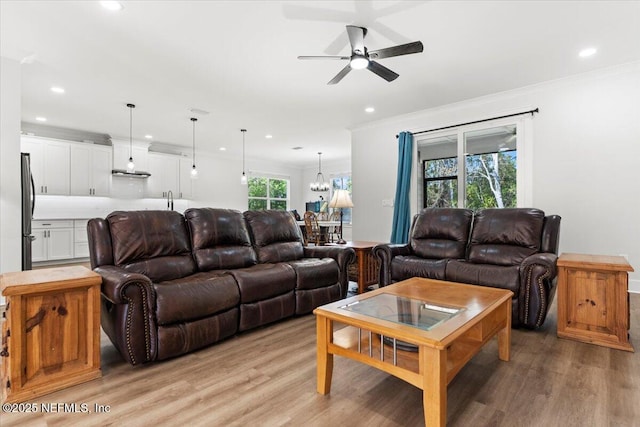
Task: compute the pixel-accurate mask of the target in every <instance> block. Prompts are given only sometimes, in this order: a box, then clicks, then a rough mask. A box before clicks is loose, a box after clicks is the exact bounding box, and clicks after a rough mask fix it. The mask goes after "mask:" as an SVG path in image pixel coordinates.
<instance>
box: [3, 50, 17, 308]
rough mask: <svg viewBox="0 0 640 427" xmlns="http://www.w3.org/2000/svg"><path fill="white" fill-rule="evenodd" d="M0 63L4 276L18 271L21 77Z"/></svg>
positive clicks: (10, 66)
mask: <svg viewBox="0 0 640 427" xmlns="http://www.w3.org/2000/svg"><path fill="white" fill-rule="evenodd" d="M0 60H1V62H0V92H1V93H2V97H0V100H1V104H0V188H1V189H2V191H0V273H4V272H8V271H19V270H21V269H22V249H21V248H22V219H21V218H22V206H21V205H22V196H21V194H22V189H21V188H20V170H21V169H20V113H21V111H20V109H21V101H20V96H21V95H20V85H21V83H20V82H21V74H20V64H19V63H18V62H17V61H13V60H11V59H8V58H4V57H3V58H0ZM3 303H4V301H2V298H0V304H3Z"/></svg>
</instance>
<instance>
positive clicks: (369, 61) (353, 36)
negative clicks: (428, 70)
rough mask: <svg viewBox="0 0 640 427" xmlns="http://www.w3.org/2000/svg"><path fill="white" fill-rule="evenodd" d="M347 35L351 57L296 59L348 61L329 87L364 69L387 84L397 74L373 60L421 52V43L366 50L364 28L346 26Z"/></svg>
mask: <svg viewBox="0 0 640 427" xmlns="http://www.w3.org/2000/svg"><path fill="white" fill-rule="evenodd" d="M347 34H348V35H349V43H350V44H351V56H331V55H329V56H298V59H336V60H349V63H348V64H347V65H346V66H345V67H344V68H343V69H342V70H340V72H339V73H338V74H337V75H336V76H335V77H334V78H333V79H331V81H329V83H327V84H330V85H334V84H336V83H338V82H339V81H340V80H342V79H343V78H344V76H346V75H347V74H349V71H351V70H352V69H353V70H362V69H364V68H366V69H368V70H369V71H372V72H374V73H375V74H377V75H379V76H380V77H382V78H383V79H385V80H386V81H388V82H392V81H394V80H395V79H397V78H398V74H397V73H395V72H393V71H391V70H390V69H388V68H387V67H385V66H384V65H380V64H379V63H377V62H376V61H374V59H382V58H389V57H392V56H400V55H409V54H411V53H420V52H422V50H423V46H422V42H419V41H417V42H412V43H406V44H401V45H398V46H392V47H387V48H384V49H378V50H372V51H369V50H367V47H366V46H365V45H364V38H365V36H366V35H367V29H366V28H364V27H356V26H354V25H347Z"/></svg>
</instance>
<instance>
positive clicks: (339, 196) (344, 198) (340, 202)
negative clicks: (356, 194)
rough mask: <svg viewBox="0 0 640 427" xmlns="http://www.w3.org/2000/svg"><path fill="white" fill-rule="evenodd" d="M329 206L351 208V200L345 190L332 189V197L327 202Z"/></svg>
mask: <svg viewBox="0 0 640 427" xmlns="http://www.w3.org/2000/svg"><path fill="white" fill-rule="evenodd" d="M329 207H330V208H352V207H353V202H352V201H351V196H349V192H348V191H347V190H334V192H333V197H332V198H331V201H330V202H329Z"/></svg>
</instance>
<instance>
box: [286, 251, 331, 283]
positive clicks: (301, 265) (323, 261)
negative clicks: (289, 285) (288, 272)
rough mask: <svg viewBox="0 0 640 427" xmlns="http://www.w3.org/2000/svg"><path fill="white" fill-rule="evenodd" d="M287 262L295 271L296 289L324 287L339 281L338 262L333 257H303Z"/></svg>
mask: <svg viewBox="0 0 640 427" xmlns="http://www.w3.org/2000/svg"><path fill="white" fill-rule="evenodd" d="M287 264H289V265H290V266H291V267H293V270H294V271H295V272H296V290H298V289H317V288H324V287H326V286H332V285H335V284H336V283H338V281H339V276H340V271H339V269H338V263H337V262H336V261H335V260H334V259H333V258H303V259H300V260H298V261H290V262H288V263H287Z"/></svg>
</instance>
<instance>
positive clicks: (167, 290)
mask: <svg viewBox="0 0 640 427" xmlns="http://www.w3.org/2000/svg"><path fill="white" fill-rule="evenodd" d="M153 287H154V290H155V292H156V318H157V321H158V325H170V324H173V323H178V322H186V321H191V320H196V319H202V318H205V317H209V316H212V315H214V314H216V313H219V312H223V311H227V310H229V309H230V308H233V307H236V306H237V305H238V303H239V302H240V292H239V291H238V286H237V285H236V281H235V280H234V278H233V277H232V276H230V275H228V274H223V273H221V272H213V273H212V272H206V273H205V272H201V273H196V274H193V275H191V276H187V277H183V278H181V279H175V280H170V281H165V282H160V283H154V285H153Z"/></svg>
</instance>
